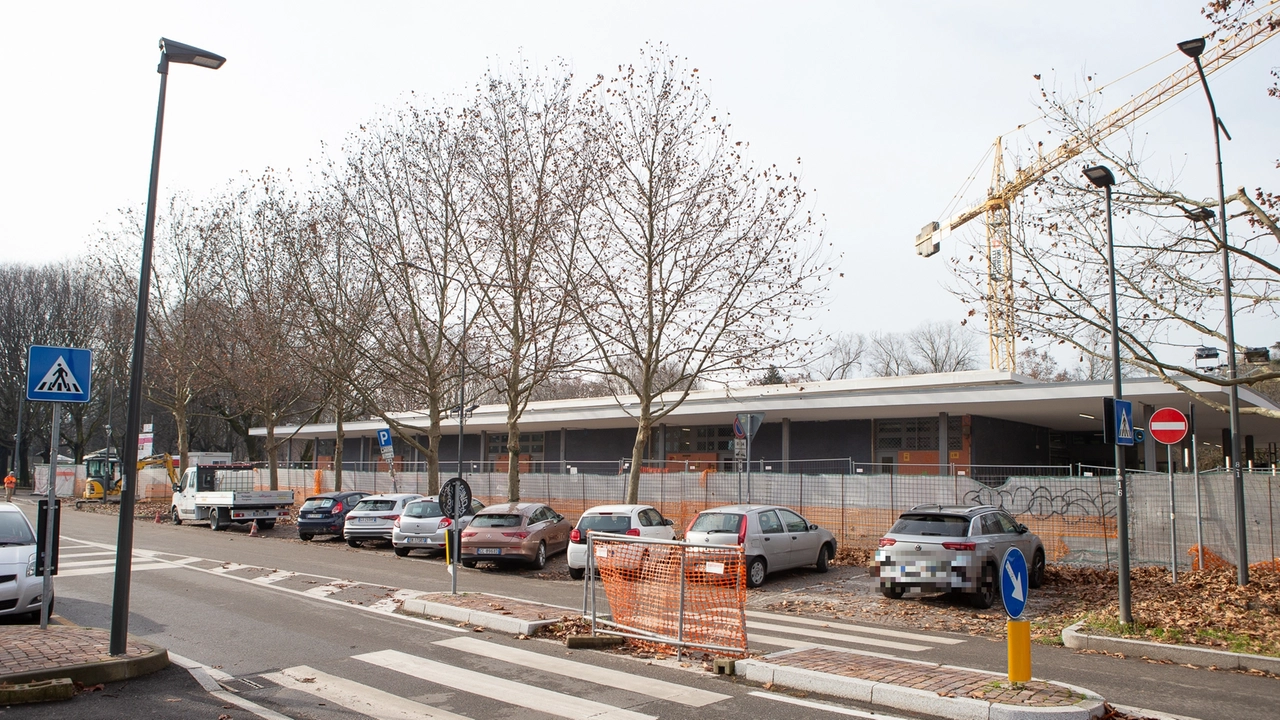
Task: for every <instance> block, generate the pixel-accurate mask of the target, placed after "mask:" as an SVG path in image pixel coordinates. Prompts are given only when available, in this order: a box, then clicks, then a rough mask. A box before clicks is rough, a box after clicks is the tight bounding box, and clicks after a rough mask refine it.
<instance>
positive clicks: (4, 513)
mask: <svg viewBox="0 0 1280 720" xmlns="http://www.w3.org/2000/svg"><path fill="white" fill-rule="evenodd" d="M43 589H44V578H43V577H41V576H39V575H36V533H35V531H34V530H32V529H31V523H30V522H28V521H27V516H26V515H23V514H22V511H21V510H19V509H18V506H17V505H14V504H12V503H3V502H0V615H25V616H26V617H27V618H29V619H30V620H31V621H32V622H37V621H39V619H40V602H41V598H40V592H41V591H42V590H43ZM49 612H50V613H52V612H53V600H52V599H50V601H49Z"/></svg>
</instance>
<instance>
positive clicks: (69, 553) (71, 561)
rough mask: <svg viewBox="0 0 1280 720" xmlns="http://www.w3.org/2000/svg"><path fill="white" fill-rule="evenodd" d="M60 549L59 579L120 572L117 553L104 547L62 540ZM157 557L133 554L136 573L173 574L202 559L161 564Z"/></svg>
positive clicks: (175, 560) (147, 554)
mask: <svg viewBox="0 0 1280 720" xmlns="http://www.w3.org/2000/svg"><path fill="white" fill-rule="evenodd" d="M60 545H61V547H59V549H58V577H76V576H78V575H108V574H111V573H114V572H115V571H116V552H115V549H114V548H112V549H110V550H107V549H104V548H106V547H107V546H105V545H102V544H101V543H87V542H84V541H79V540H72V539H70V538H62V539H61V541H60ZM157 555H158V554H157V553H155V552H152V551H149V550H135V551H134V552H133V565H132V571H133V572H143V571H147V570H173V569H176V568H180V567H182V566H183V565H185V564H186V563H190V562H195V561H196V560H198V559H199V558H183V557H177V556H175V558H174V559H173V560H168V559H165V560H160V559H158V557H157Z"/></svg>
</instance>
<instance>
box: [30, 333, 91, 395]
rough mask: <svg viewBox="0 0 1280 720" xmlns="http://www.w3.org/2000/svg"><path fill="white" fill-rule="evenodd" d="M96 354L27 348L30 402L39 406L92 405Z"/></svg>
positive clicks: (80, 351)
mask: <svg viewBox="0 0 1280 720" xmlns="http://www.w3.org/2000/svg"><path fill="white" fill-rule="evenodd" d="M92 379H93V351H92V350H86V349H84V348H69V347H49V346H47V345H32V346H31V347H29V348H27V399H28V400H33V401H37V402H41V401H43V402H68V403H87V402H89V386H90V382H91V381H92Z"/></svg>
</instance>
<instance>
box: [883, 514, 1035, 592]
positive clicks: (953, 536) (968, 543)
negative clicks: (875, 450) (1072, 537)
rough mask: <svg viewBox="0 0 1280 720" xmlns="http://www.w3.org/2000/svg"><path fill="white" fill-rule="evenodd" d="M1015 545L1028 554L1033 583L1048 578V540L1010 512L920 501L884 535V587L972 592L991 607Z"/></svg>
mask: <svg viewBox="0 0 1280 720" xmlns="http://www.w3.org/2000/svg"><path fill="white" fill-rule="evenodd" d="M1011 547H1016V548H1018V549H1019V550H1021V551H1022V554H1023V556H1024V557H1026V558H1027V568H1028V574H1029V577H1028V578H1027V582H1028V584H1029V585H1030V586H1031V587H1033V588H1034V587H1040V585H1041V583H1042V582H1044V544H1043V543H1041V542H1040V538H1038V537H1036V535H1035V533H1033V532H1031V531H1030V530H1028V529H1027V526H1026V525H1023V524H1021V523H1019V522H1017V521H1015V520H1014V519H1013V517H1011V516H1010V515H1009V513H1007V512H1005V511H1004V510H1001V509H999V508H997V507H994V506H991V505H975V506H959V505H917V506H916V507H913V508H911V509H910V510H908V511H907V512H905V513H902V515H901V516H900V517H899V518H898V521H897V522H896V523H894V525H893V527H892V528H890V530H889V532H888V533H886V534H885V536H884V537H882V538H880V549H879V550H877V551H876V569H877V570H878V571H879V574H880V592H881V593H883V594H884V596H885V597H887V598H892V599H897V598H900V597H902V595H903V593H905V592H906V591H907V590H908V589H910V588H919V589H921V590H925V591H934V592H955V593H965V594H968V595H969V598H970V601H971V602H972V604H973V605H974V607H978V608H989V607H991V606H992V605H993V604H994V603H995V601H996V598H997V597H998V596H999V594H1000V590H999V577H998V576H997V568H998V566H999V564H1000V562H1001V560H1002V559H1003V558H1004V554H1005V552H1006V551H1007V550H1008V549H1009V548H1011Z"/></svg>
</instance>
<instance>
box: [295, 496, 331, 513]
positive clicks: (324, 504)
mask: <svg viewBox="0 0 1280 720" xmlns="http://www.w3.org/2000/svg"><path fill="white" fill-rule="evenodd" d="M333 502H334V500H333V498H309V499H308V500H307V501H306V502H304V503H302V509H303V510H327V509H329V508H331V507H333Z"/></svg>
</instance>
